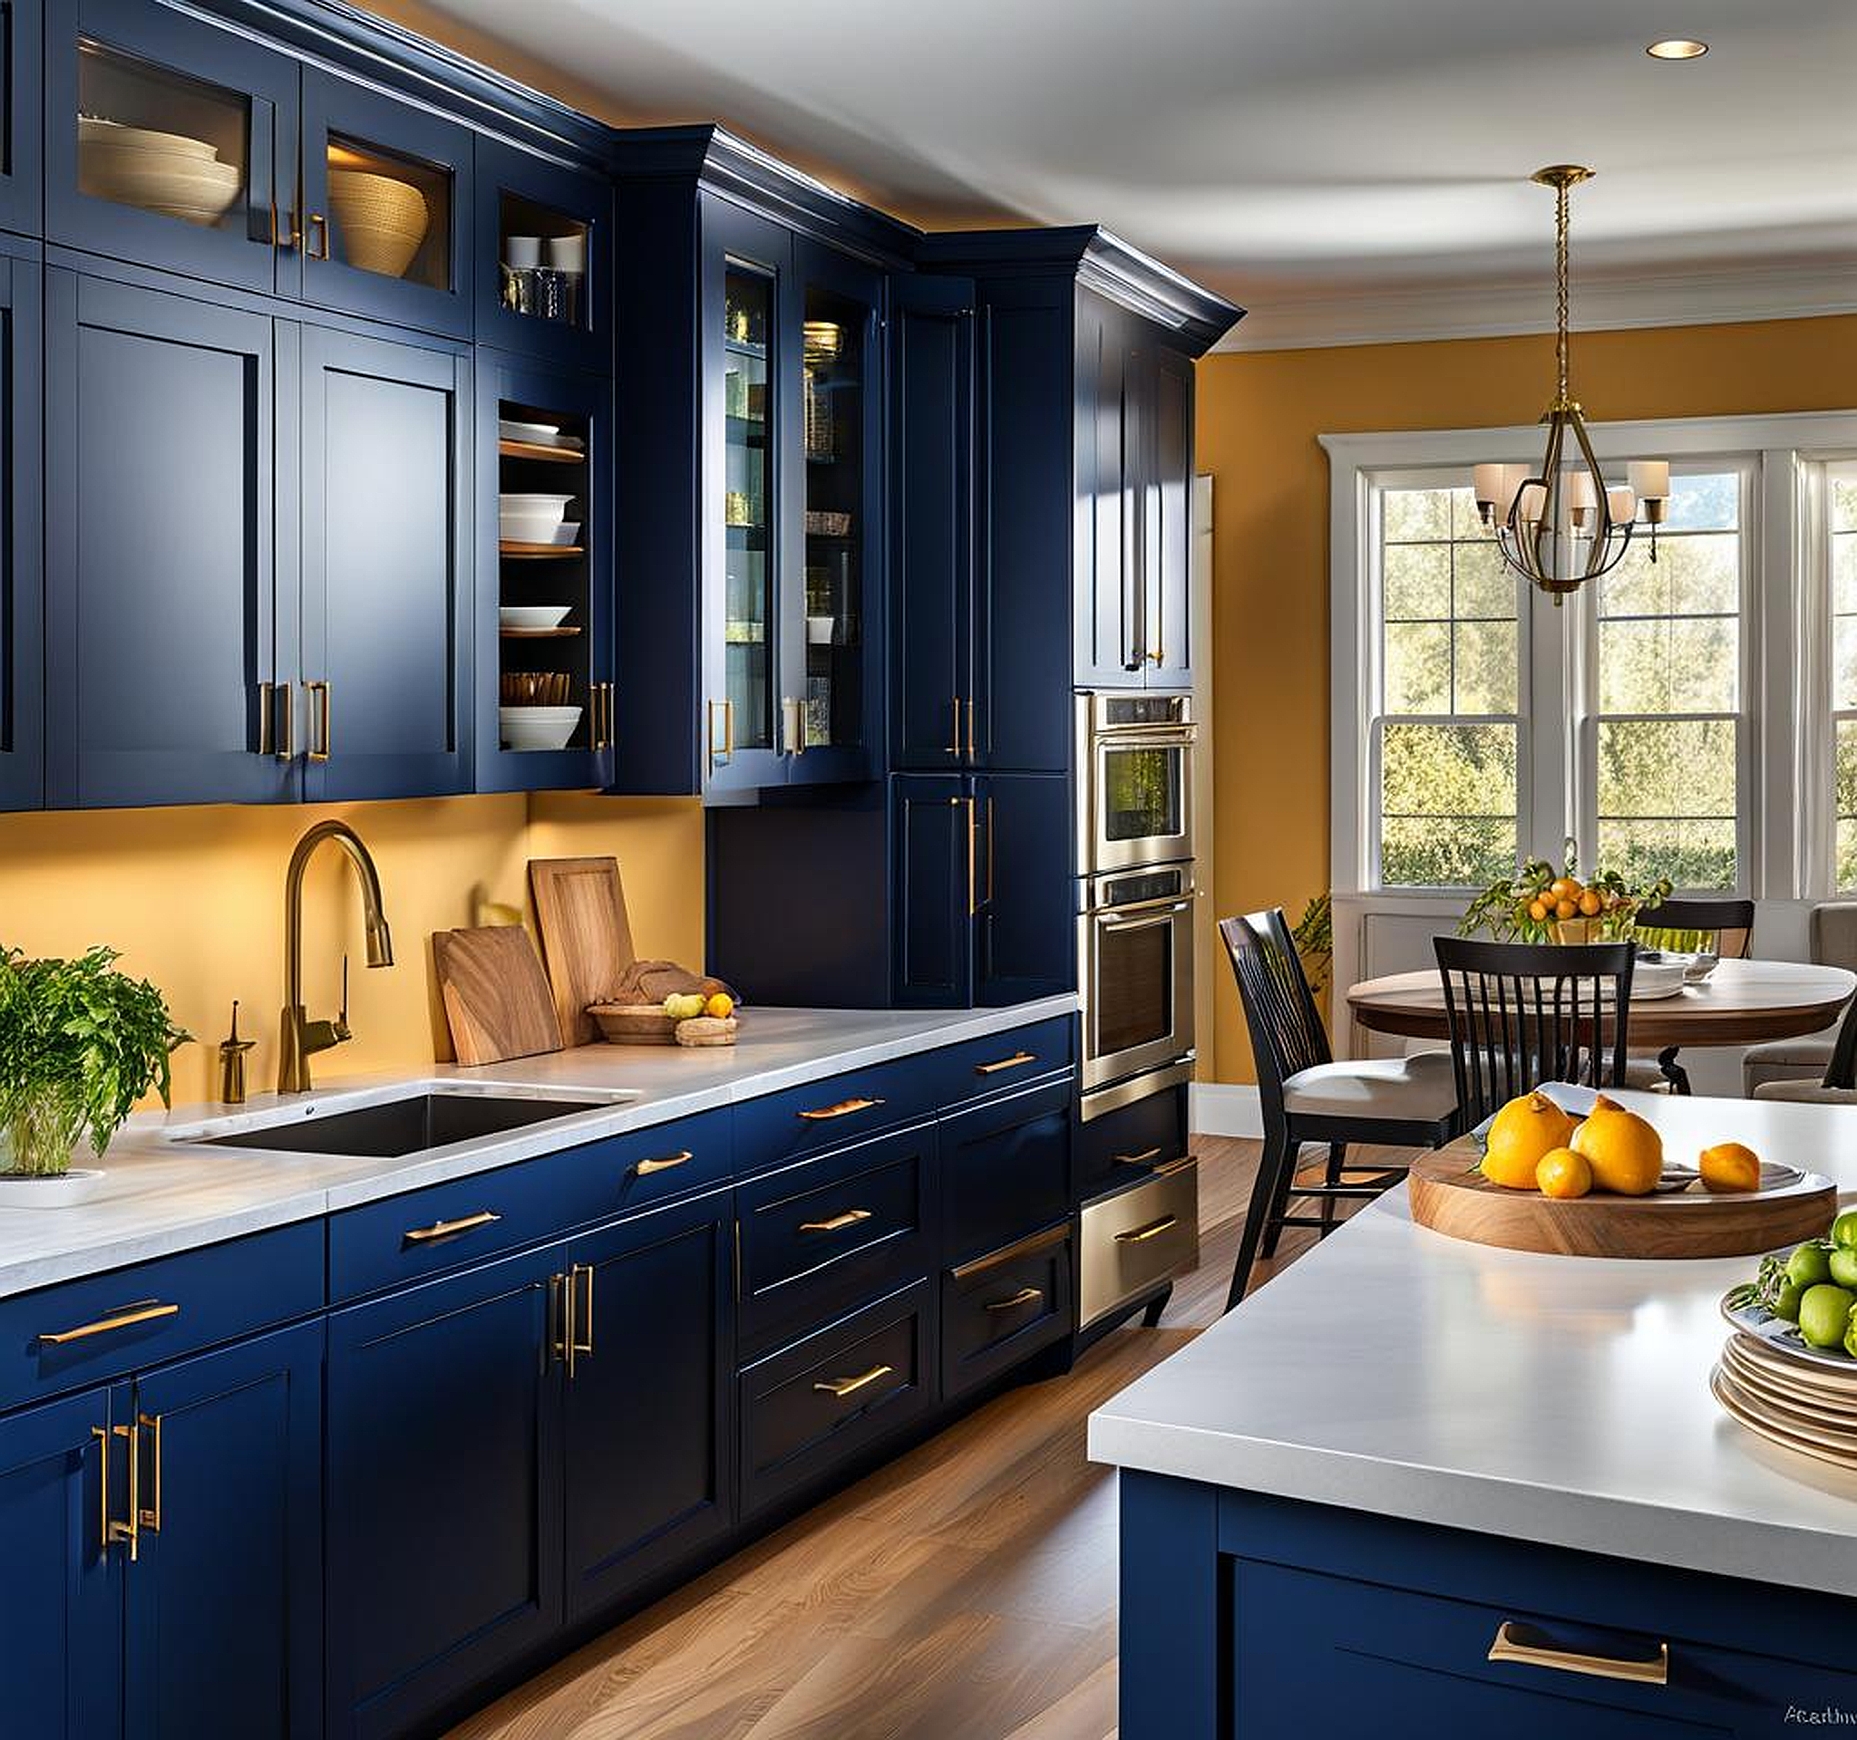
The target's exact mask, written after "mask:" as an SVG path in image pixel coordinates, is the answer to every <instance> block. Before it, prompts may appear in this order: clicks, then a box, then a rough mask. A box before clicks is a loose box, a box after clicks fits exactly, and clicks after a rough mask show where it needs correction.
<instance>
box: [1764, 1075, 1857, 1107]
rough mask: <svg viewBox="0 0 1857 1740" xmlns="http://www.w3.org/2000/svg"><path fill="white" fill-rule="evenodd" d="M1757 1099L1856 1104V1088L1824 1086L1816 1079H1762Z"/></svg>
mask: <svg viewBox="0 0 1857 1740" xmlns="http://www.w3.org/2000/svg"><path fill="white" fill-rule="evenodd" d="M1754 1098H1755V1099H1757V1100H1793V1101H1795V1102H1797V1103H1799V1104H1802V1105H1810V1106H1857V1088H1834V1087H1826V1086H1825V1084H1824V1083H1823V1082H1817V1081H1763V1082H1762V1083H1761V1084H1760V1086H1759V1087H1757V1088H1755V1089H1754Z"/></svg>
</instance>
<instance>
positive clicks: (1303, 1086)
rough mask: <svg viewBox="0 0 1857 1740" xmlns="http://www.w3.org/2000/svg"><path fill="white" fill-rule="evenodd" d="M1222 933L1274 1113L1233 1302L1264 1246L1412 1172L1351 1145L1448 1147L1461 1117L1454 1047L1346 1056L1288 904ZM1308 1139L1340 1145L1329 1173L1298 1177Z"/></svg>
mask: <svg viewBox="0 0 1857 1740" xmlns="http://www.w3.org/2000/svg"><path fill="white" fill-rule="evenodd" d="M1219 935H1220V936H1221V937H1222V938H1223V939H1224V943H1225V949H1226V953H1227V954H1229V955H1230V956H1231V963H1232V973H1233V975H1234V977H1235V978H1236V979H1237V981H1238V997H1239V1001H1240V1002H1242V1003H1243V1005H1244V1020H1245V1027H1246V1029H1247V1031H1248V1032H1249V1033H1250V1035H1251V1051H1252V1054H1253V1056H1254V1058H1255V1060H1256V1063H1257V1092H1258V1100H1259V1102H1260V1104H1261V1107H1262V1111H1263V1121H1264V1152H1263V1155H1262V1157H1261V1159H1260V1160H1259V1162H1258V1167H1257V1178H1256V1181H1255V1182H1254V1183H1253V1184H1252V1186H1251V1201H1250V1206H1249V1207H1248V1208H1247V1209H1246V1210H1245V1217H1244V1232H1243V1234H1242V1236H1241V1237H1240V1239H1239V1242H1238V1260H1237V1261H1236V1262H1235V1263H1234V1264H1233V1265H1232V1281H1231V1288H1230V1290H1229V1292H1228V1293H1227V1295H1226V1299H1225V1309H1226V1310H1227V1311H1229V1310H1230V1309H1231V1308H1232V1307H1233V1306H1234V1305H1236V1304H1237V1303H1238V1301H1239V1300H1241V1299H1242V1298H1243V1297H1244V1293H1245V1288H1246V1286H1247V1285H1248V1284H1249V1282H1250V1278H1251V1269H1252V1266H1253V1265H1254V1264H1255V1263H1256V1261H1257V1258H1258V1256H1259V1254H1260V1252H1261V1254H1262V1255H1264V1256H1266V1257H1269V1256H1274V1255H1275V1254H1276V1249H1277V1239H1278V1236H1279V1235H1280V1234H1281V1233H1282V1231H1283V1229H1284V1228H1285V1227H1286V1226H1298V1227H1313V1228H1315V1229H1316V1231H1317V1233H1318V1235H1319V1236H1320V1237H1323V1238H1326V1237H1327V1236H1328V1234H1329V1233H1330V1232H1331V1231H1332V1230H1333V1229H1334V1226H1335V1211H1336V1209H1337V1208H1338V1207H1339V1205H1340V1204H1341V1203H1343V1202H1346V1201H1349V1200H1358V1199H1361V1198H1366V1197H1374V1196H1379V1195H1381V1194H1383V1193H1384V1192H1385V1191H1387V1190H1389V1189H1391V1188H1392V1187H1393V1186H1394V1185H1395V1184H1397V1183H1399V1181H1400V1180H1401V1179H1403V1178H1404V1177H1405V1175H1406V1168H1405V1167H1404V1166H1398V1165H1376V1166H1373V1167H1366V1166H1361V1167H1353V1168H1350V1167H1349V1166H1348V1165H1347V1150H1348V1144H1349V1143H1350V1142H1375V1143H1382V1144H1384V1145H1386V1146H1388V1147H1395V1148H1436V1147H1439V1146H1440V1145H1442V1144H1443V1143H1445V1142H1448V1141H1449V1140H1450V1139H1451V1137H1452V1136H1454V1135H1455V1134H1456V1133H1457V1129H1458V1120H1457V1093H1456V1089H1455V1087H1454V1086H1453V1084H1452V1079H1451V1060H1450V1055H1449V1053H1447V1052H1443V1051H1428V1052H1419V1053H1416V1054H1415V1055H1413V1056H1411V1057H1396V1058H1365V1059H1362V1060H1360V1061H1357V1062H1351V1063H1337V1062H1335V1060H1334V1054H1333V1053H1332V1051H1331V1050H1330V1049H1329V1044H1328V1033H1327V1030H1326V1029H1325V1028H1324V1027H1323V1026H1322V1022H1321V1018H1320V1017H1319V1016H1318V1015H1317V1014H1316V1008H1315V998H1314V996H1313V995H1312V994H1311V992H1310V990H1309V980H1308V978H1307V976H1306V975H1305V974H1304V972H1303V967H1302V960H1301V957H1300V956H1299V955H1298V954H1297V952H1296V944H1295V942H1294V940H1293V939H1292V938H1291V936H1290V930H1289V926H1288V924H1287V923H1285V922H1284V917H1283V909H1282V908H1281V907H1272V908H1271V909H1270V910H1269V911H1267V912H1254V913H1252V914H1250V915H1249V916H1248V917H1245V918H1227V919H1224V920H1222V921H1221V922H1220V924H1219ZM1306 1142H1317V1143H1322V1144H1324V1145H1326V1147H1327V1149H1328V1161H1327V1165H1326V1167H1325V1168H1324V1171H1323V1174H1322V1177H1321V1180H1320V1182H1314V1181H1310V1182H1307V1183H1304V1182H1301V1181H1299V1180H1298V1177H1297V1172H1298V1164H1297V1163H1298V1160H1299V1159H1300V1157H1301V1153H1302V1148H1303V1144H1304V1143H1306ZM1349 1174H1352V1176H1353V1179H1354V1181H1353V1182H1350V1181H1349V1176H1348V1175H1349ZM1292 1196H1296V1197H1304V1198H1309V1199H1312V1200H1313V1201H1315V1202H1317V1203H1319V1204H1320V1209H1319V1212H1318V1213H1316V1214H1313V1215H1311V1214H1291V1213H1290V1212H1289V1201H1290V1198H1291V1197H1292Z"/></svg>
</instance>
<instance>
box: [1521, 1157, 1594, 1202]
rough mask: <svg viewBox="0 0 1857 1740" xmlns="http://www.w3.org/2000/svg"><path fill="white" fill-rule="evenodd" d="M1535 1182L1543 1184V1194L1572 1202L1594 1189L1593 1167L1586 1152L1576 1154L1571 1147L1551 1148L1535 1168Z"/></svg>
mask: <svg viewBox="0 0 1857 1740" xmlns="http://www.w3.org/2000/svg"><path fill="white" fill-rule="evenodd" d="M1535 1182H1536V1183H1537V1184H1538V1185H1540V1186H1541V1194H1542V1195H1543V1196H1552V1197H1554V1198H1555V1199H1556V1200H1558V1201H1561V1202H1570V1201H1572V1200H1573V1198H1574V1197H1576V1196H1584V1195H1585V1194H1586V1193H1587V1191H1589V1190H1591V1189H1592V1187H1593V1169H1592V1167H1591V1166H1589V1165H1588V1164H1587V1162H1586V1156H1585V1155H1584V1154H1576V1153H1575V1152H1574V1151H1573V1150H1572V1149H1571V1148H1551V1149H1549V1150H1548V1152H1547V1153H1545V1154H1543V1155H1542V1156H1541V1164H1540V1165H1539V1166H1537V1167H1536V1168H1535Z"/></svg>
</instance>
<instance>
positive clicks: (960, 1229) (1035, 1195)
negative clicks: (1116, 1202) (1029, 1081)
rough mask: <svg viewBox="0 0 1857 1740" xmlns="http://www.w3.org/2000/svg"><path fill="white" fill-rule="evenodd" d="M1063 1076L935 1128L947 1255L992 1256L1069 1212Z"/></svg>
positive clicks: (1067, 1098) (1067, 1102)
mask: <svg viewBox="0 0 1857 1740" xmlns="http://www.w3.org/2000/svg"><path fill="white" fill-rule="evenodd" d="M1073 1097H1074V1096H1073V1088H1072V1083H1071V1079H1070V1077H1069V1076H1062V1077H1060V1078H1059V1079H1058V1080H1056V1081H1054V1082H1047V1083H1045V1084H1044V1085H1042V1086H1039V1087H1033V1088H1028V1089H1026V1090H1024V1091H1022V1092H1020V1093H1016V1094H1008V1095H1005V1096H1003V1097H1001V1098H999V1099H994V1100H988V1101H986V1102H985V1103H983V1104H981V1105H977V1106H970V1107H968V1108H967V1109H966V1110H965V1111H962V1112H957V1113H955V1114H954V1116H952V1117H948V1118H943V1119H942V1121H941V1173H942V1204H943V1212H944V1214H945V1216H946V1226H947V1250H948V1255H949V1256H950V1257H951V1258H953V1259H954V1260H955V1261H957V1262H965V1261H966V1260H968V1259H969V1258H971V1257H977V1256H981V1255H984V1254H985V1253H986V1252H988V1251H996V1250H998V1249H999V1248H1000V1247H1001V1246H1002V1245H1008V1244H1011V1243H1012V1242H1013V1240H1015V1239H1019V1238H1023V1237H1025V1235H1026V1234H1028V1233H1033V1232H1037V1231H1038V1230H1039V1229H1040V1228H1042V1227H1047V1226H1049V1225H1050V1224H1051V1223H1052V1222H1053V1221H1056V1220H1062V1219H1063V1218H1064V1217H1065V1215H1067V1214H1068V1213H1069V1212H1070V1136H1071V1123H1072V1100H1073Z"/></svg>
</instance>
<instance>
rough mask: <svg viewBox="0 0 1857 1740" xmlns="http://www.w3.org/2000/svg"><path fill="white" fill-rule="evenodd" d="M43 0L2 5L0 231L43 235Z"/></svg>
mask: <svg viewBox="0 0 1857 1740" xmlns="http://www.w3.org/2000/svg"><path fill="white" fill-rule="evenodd" d="M40 22H41V7H40V0H8V4H7V5H6V6H5V7H0V33H3V35H0V52H3V54H4V59H3V60H0V230H16V231H18V232H19V234H21V235H27V236H36V235H38V234H40V233H41V228H42V224H43V218H44V212H43V209H42V207H41V205H40V193H41V189H42V185H43V180H42V176H41V173H40V171H41V158H40V155H39V153H40V148H41V143H42V141H41V137H40V131H39V129H40V102H41V95H42V92H43V89H44V86H43V83H42V81H41V79H40V71H41V69H42V67H43V65H44V62H43V60H42V58H41V51H40V46H39V44H40Z"/></svg>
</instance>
